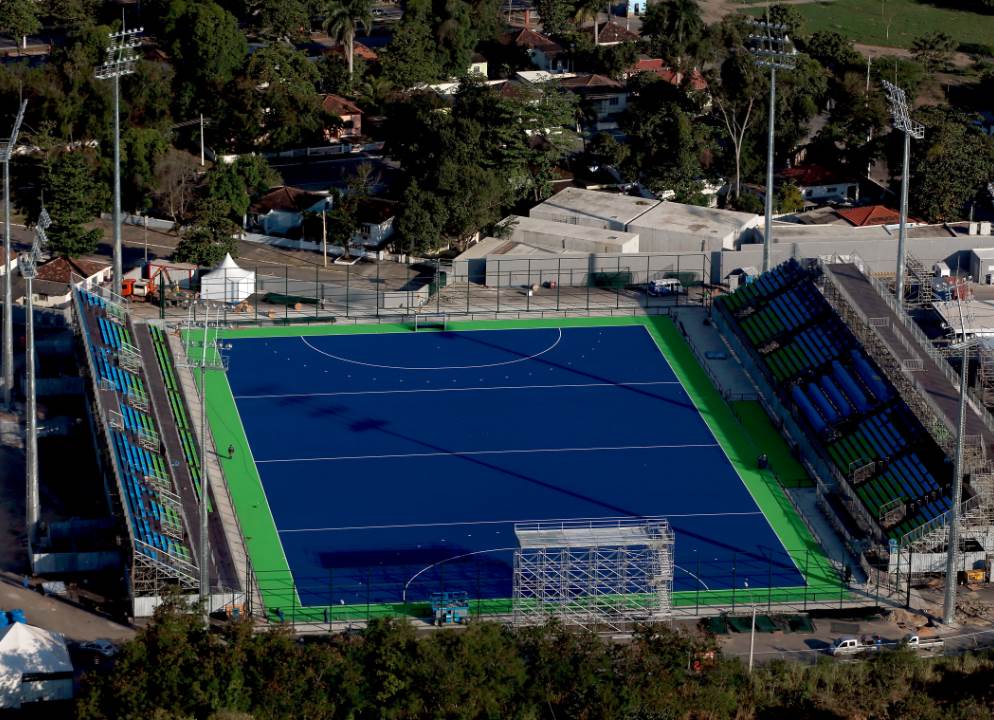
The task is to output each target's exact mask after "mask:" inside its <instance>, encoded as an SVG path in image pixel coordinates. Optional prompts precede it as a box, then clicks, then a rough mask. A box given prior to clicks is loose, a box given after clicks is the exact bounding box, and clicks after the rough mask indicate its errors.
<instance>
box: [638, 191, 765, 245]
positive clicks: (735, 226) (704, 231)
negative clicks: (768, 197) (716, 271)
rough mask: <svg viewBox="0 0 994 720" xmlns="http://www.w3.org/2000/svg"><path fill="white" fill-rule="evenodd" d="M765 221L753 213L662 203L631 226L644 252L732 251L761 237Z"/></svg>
mask: <svg viewBox="0 0 994 720" xmlns="http://www.w3.org/2000/svg"><path fill="white" fill-rule="evenodd" d="M761 222H762V218H761V217H760V216H759V215H754V214H752V213H744V212H736V211H734V210H719V209H717V208H708V207H699V206H697V205H684V204H683V203H675V202H661V203H659V204H658V205H656V206H655V207H653V208H651V209H649V210H647V211H646V212H645V213H643V214H642V215H640V216H639V217H638V218H636V219H635V220H633V221H632V222H630V223H629V224H628V230H629V232H634V233H638V236H639V251H640V252H713V251H715V250H731V249H734V248H736V247H737V246H738V244H739V243H740V242H752V241H754V240H758V239H759V237H758V235H757V234H756V232H755V230H754V229H755V228H757V227H759V225H760V223H761Z"/></svg>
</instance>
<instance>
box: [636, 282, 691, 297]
mask: <svg viewBox="0 0 994 720" xmlns="http://www.w3.org/2000/svg"><path fill="white" fill-rule="evenodd" d="M645 291H646V292H647V293H649V294H650V295H652V296H653V297H665V296H668V295H682V294H683V293H685V292H687V291H686V289H685V288H684V287H683V285H682V284H681V282H680V281H679V280H677V279H676V278H660V279H659V280H650V281H649V282H648V283H646V286H645Z"/></svg>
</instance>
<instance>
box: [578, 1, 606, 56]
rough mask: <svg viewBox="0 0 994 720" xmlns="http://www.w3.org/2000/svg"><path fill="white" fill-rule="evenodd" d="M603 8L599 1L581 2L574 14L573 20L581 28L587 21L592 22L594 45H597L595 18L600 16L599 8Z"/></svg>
mask: <svg viewBox="0 0 994 720" xmlns="http://www.w3.org/2000/svg"><path fill="white" fill-rule="evenodd" d="M602 7H603V5H602V3H601V0H581V1H580V2H579V3H578V4H577V6H576V11H575V13H574V16H573V17H574V19H575V20H576V22H577V24H578V25H580V26H582V25H583V23H585V22H586V21H587V20H591V19H592V20H593V21H594V45H596V44H597V41H598V37H597V34H598V33H597V30H598V28H597V17H598V16H599V15H600V12H601V8H602Z"/></svg>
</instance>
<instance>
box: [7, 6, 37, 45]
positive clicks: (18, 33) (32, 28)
mask: <svg viewBox="0 0 994 720" xmlns="http://www.w3.org/2000/svg"><path fill="white" fill-rule="evenodd" d="M39 30H41V21H40V20H39V19H38V3H37V2H36V0H4V2H3V3H0V33H3V34H4V35H10V36H11V37H12V38H13V39H14V42H15V43H17V47H18V48H21V47H23V46H26V45H27V41H28V35H33V34H34V33H36V32H38V31H39Z"/></svg>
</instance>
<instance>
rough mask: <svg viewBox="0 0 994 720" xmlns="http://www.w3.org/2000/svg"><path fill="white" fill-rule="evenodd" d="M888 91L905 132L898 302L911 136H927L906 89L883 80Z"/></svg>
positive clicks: (901, 298) (901, 291)
mask: <svg viewBox="0 0 994 720" xmlns="http://www.w3.org/2000/svg"><path fill="white" fill-rule="evenodd" d="M882 84H883V86H884V90H886V91H887V102H889V103H890V114H891V117H892V118H893V119H894V129H896V130H900V131H901V132H903V133H904V162H903V164H902V166H901V219H900V227H899V229H898V233H897V286H896V288H895V291H894V292H895V294H896V295H897V302H898V303H899V304H901V305H902V306H903V303H904V254H905V247H904V246H905V239H906V237H907V232H908V229H907V228H908V165H909V163H910V162H911V138H914V139H915V140H921V139H922V138H923V137H925V126H924V125H922V124H921V123H919V122H915V121H914V120H912V119H911V116H910V115H909V114H908V99H907V97H906V96H905V94H904V90H903V89H902V88H900V87H898V86H897V85H895V84H894V83H892V82H888V81H887V80H884V81H882Z"/></svg>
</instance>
